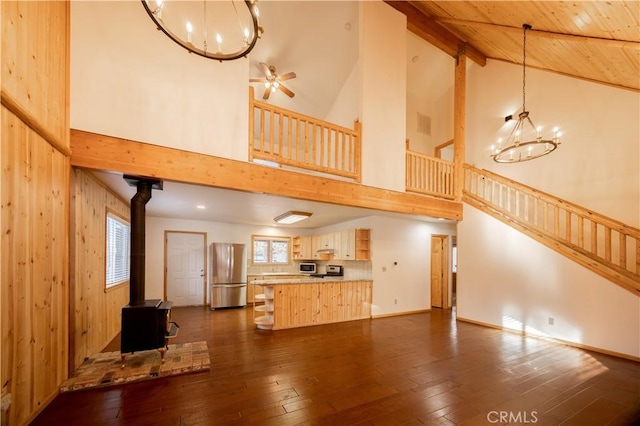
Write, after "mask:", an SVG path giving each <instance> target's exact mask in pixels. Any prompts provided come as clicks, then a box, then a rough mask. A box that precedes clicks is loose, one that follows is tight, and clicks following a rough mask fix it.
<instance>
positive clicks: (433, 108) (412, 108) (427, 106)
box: [406, 31, 455, 155]
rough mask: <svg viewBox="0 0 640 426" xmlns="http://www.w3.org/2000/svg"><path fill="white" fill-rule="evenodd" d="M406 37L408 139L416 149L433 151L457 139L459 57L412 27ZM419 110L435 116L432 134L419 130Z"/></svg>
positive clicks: (432, 118)
mask: <svg viewBox="0 0 640 426" xmlns="http://www.w3.org/2000/svg"><path fill="white" fill-rule="evenodd" d="M406 37H407V46H408V52H410V53H408V56H407V59H406V63H407V87H406V91H407V119H406V122H407V123H406V126H407V127H406V128H407V130H406V132H407V139H409V141H410V147H411V150H412V151H417V152H421V153H423V154H428V155H433V152H434V148H435V147H436V146H438V145H440V144H443V143H445V142H447V141H449V140H451V139H453V80H454V72H455V69H454V68H455V60H454V59H453V58H452V57H451V56H449V55H447V54H446V53H444V52H442V51H441V50H439V49H437V48H436V47H434V46H432V45H431V44H429V43H428V42H426V41H425V40H423V39H421V38H420V37H418V36H416V35H415V34H413V33H412V32H410V31H407V32H406ZM414 56H416V57H417V59H416V60H415V61H414ZM417 113H420V114H422V115H426V116H427V117H430V118H431V134H429V135H426V134H424V133H421V132H418V120H417Z"/></svg>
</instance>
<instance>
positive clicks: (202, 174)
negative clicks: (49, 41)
mask: <svg viewBox="0 0 640 426" xmlns="http://www.w3.org/2000/svg"><path fill="white" fill-rule="evenodd" d="M71 148H72V149H71V151H72V156H71V164H72V165H73V166H76V167H84V168H88V169H94V170H109V171H115V172H120V173H126V174H134V175H141V176H149V177H155V178H159V179H168V180H172V181H177V182H184V183H194V184H198V185H204V186H210V187H216V188H225V189H234V190H240V191H248V192H257V193H264V194H273V195H280V196H283V197H290V198H295V199H301V200H310V201H318V202H328V203H333V204H339V205H344V206H351V207H363V208H369V209H375V210H381V211H387V212H396V213H405V214H411V215H424V216H431V217H443V218H445V219H453V220H461V219H462V204H461V203H459V202H454V201H449V200H443V199H435V198H426V197H424V196H419V195H415V194H407V193H403V192H398V191H391V190H387V189H381V188H374V187H370V186H365V185H361V184H358V183H354V182H345V181H340V180H335V179H329V178H324V177H318V176H311V175H308V174H304V173H300V172H293V171H289V170H282V169H277V168H273V167H266V166H262V165H259V164H252V163H248V162H244V161H237V160H230V159H225V158H221V157H214V156H211V155H204V154H198V153H194V152H188V151H182V150H178V149H175V148H166V147H160V146H156V145H150V144H145V143H141V142H135V141H131V140H127V139H120V138H115V137H111V136H104V135H98V134H95V133H90V132H84V131H80V130H71ZM239 177H242V178H241V179H239Z"/></svg>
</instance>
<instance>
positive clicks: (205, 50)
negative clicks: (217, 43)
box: [202, 1, 207, 54]
mask: <svg viewBox="0 0 640 426" xmlns="http://www.w3.org/2000/svg"><path fill="white" fill-rule="evenodd" d="M202 7H203V8H204V11H203V13H204V44H203V50H204V52H205V54H206V53H207V2H206V1H204V2H202Z"/></svg>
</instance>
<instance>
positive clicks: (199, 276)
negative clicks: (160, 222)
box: [165, 232, 206, 306]
mask: <svg viewBox="0 0 640 426" xmlns="http://www.w3.org/2000/svg"><path fill="white" fill-rule="evenodd" d="M165 244H166V253H167V255H166V259H165V265H166V267H167V275H166V277H167V278H166V295H167V300H169V301H171V302H173V305H174V306H202V305H204V304H205V302H206V300H205V279H204V277H205V273H206V271H205V259H206V258H205V253H206V242H205V234H200V233H191V232H167V237H166V240H165Z"/></svg>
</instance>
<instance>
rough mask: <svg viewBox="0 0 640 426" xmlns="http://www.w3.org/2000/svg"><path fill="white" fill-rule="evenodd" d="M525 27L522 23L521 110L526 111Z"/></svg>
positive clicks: (526, 27)
mask: <svg viewBox="0 0 640 426" xmlns="http://www.w3.org/2000/svg"><path fill="white" fill-rule="evenodd" d="M527 29H528V26H527V25H524V35H523V40H522V111H526V110H527V109H526V107H525V96H526V95H525V84H526V81H527V79H526V78H527Z"/></svg>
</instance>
